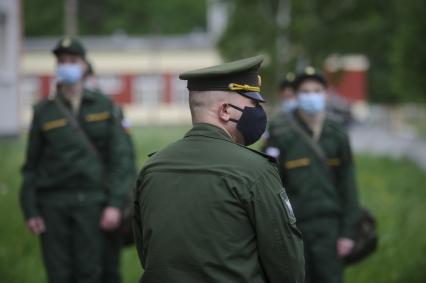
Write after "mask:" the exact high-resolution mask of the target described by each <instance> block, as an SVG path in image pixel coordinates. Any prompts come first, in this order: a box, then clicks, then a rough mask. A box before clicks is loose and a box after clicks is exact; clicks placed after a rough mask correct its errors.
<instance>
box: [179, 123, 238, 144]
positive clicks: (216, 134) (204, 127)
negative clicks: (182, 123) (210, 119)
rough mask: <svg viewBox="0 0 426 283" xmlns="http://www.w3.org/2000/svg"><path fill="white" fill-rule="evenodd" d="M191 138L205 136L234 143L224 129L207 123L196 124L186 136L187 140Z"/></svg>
mask: <svg viewBox="0 0 426 283" xmlns="http://www.w3.org/2000/svg"><path fill="white" fill-rule="evenodd" d="M191 136H203V137H209V138H213V139H220V140H226V141H230V142H233V141H232V139H231V137H230V136H229V135H228V134H227V133H226V132H225V131H224V130H223V129H221V128H219V127H217V126H215V125H212V124H207V123H199V124H194V126H193V127H192V129H191V130H189V132H187V133H186V134H185V138H186V137H191Z"/></svg>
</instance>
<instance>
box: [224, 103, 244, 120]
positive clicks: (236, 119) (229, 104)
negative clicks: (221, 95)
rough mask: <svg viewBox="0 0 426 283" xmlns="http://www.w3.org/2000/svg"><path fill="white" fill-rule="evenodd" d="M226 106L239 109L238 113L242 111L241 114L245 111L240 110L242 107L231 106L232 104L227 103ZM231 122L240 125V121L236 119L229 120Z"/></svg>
mask: <svg viewBox="0 0 426 283" xmlns="http://www.w3.org/2000/svg"><path fill="white" fill-rule="evenodd" d="M226 105H227V106H230V107H232V108H234V109H237V110H238V111H241V112H243V111H244V110H243V109H242V108H240V107H238V106H235V105H233V104H231V103H227V104H226ZM229 121H231V122H234V123H238V120H237V119H234V118H229Z"/></svg>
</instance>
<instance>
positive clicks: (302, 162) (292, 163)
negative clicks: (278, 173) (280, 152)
mask: <svg viewBox="0 0 426 283" xmlns="http://www.w3.org/2000/svg"><path fill="white" fill-rule="evenodd" d="M309 164H311V160H310V159H309V158H300V159H294V160H289V161H286V163H285V164H284V167H285V169H286V170H291V169H296V168H301V167H306V166H309Z"/></svg>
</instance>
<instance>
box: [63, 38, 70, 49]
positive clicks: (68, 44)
mask: <svg viewBox="0 0 426 283" xmlns="http://www.w3.org/2000/svg"><path fill="white" fill-rule="evenodd" d="M61 45H62V47H68V46H70V45H71V39H69V38H64V39H63V40H62V43H61Z"/></svg>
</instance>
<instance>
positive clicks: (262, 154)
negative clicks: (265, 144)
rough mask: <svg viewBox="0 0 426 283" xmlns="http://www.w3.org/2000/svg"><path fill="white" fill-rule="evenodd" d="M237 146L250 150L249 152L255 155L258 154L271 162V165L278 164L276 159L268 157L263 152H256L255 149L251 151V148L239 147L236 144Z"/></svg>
mask: <svg viewBox="0 0 426 283" xmlns="http://www.w3.org/2000/svg"><path fill="white" fill-rule="evenodd" d="M237 145H239V146H241V147H244V148H246V149H248V150H250V151H251V152H254V153H256V154H258V155H260V156H262V157H263V158H265V159H267V160H268V161H269V162H272V163H278V161H277V159H276V158H275V157H273V156H270V155H268V154H266V153H263V152H261V151H258V150H255V149H252V148H250V147H247V146H244V145H240V144H237Z"/></svg>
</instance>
